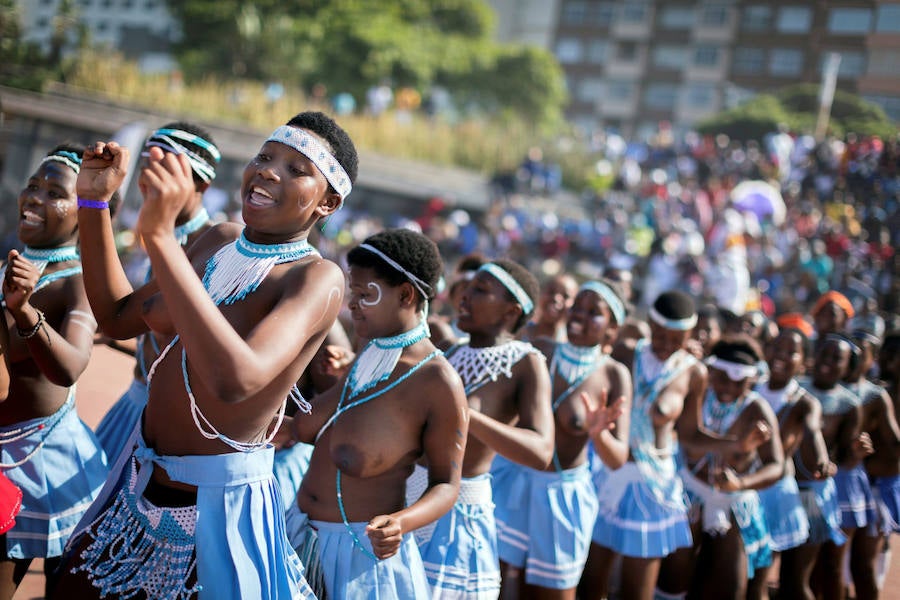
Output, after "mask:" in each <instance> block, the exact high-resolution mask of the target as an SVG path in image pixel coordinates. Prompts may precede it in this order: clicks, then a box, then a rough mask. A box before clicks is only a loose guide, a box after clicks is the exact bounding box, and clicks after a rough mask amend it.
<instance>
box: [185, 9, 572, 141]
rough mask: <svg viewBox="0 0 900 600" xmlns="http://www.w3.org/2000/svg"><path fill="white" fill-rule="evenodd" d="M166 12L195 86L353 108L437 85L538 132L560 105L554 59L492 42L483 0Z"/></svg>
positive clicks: (559, 81) (556, 115) (560, 86)
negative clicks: (278, 84)
mask: <svg viewBox="0 0 900 600" xmlns="http://www.w3.org/2000/svg"><path fill="white" fill-rule="evenodd" d="M170 8H171V9H172V12H173V14H174V15H175V16H176V17H177V18H178V19H179V20H180V21H181V23H182V29H183V32H184V39H183V41H182V42H181V43H180V44H178V46H177V53H178V56H179V59H180V62H181V66H182V68H183V69H184V71H185V73H186V75H187V76H188V77H192V78H197V77H201V76H204V75H207V74H210V73H227V74H230V75H232V76H240V77H248V78H251V79H257V80H260V81H270V80H273V79H274V80H279V81H282V82H283V83H285V84H288V85H296V86H302V87H304V88H306V89H310V88H311V87H312V86H313V85H314V84H317V83H321V84H324V85H325V86H326V87H327V89H328V90H329V91H330V92H331V93H332V94H333V93H337V92H349V93H351V94H353V95H354V96H355V97H356V98H357V100H358V101H360V103H361V101H362V100H363V98H364V97H365V93H366V90H368V89H369V88H370V87H372V86H374V85H378V84H380V83H382V82H385V81H387V82H389V83H390V84H391V85H393V86H394V87H397V88H399V87H413V88H415V89H417V90H419V91H420V92H427V91H428V90H429V89H430V88H431V87H432V86H433V85H441V86H444V87H446V88H447V89H448V90H449V91H450V92H451V94H453V95H454V96H456V97H457V98H458V99H460V100H461V101H463V102H465V103H474V104H475V105H477V106H479V107H482V108H491V109H493V108H496V107H500V106H502V107H505V108H506V109H508V110H510V111H512V112H513V113H514V114H516V115H519V116H522V117H524V118H526V119H528V120H530V121H536V122H539V123H549V122H553V121H554V120H557V119H559V116H560V114H561V110H562V106H563V103H564V102H565V94H564V91H563V90H564V86H563V76H562V71H561V69H560V68H559V66H558V64H557V63H556V61H555V59H554V58H553V56H552V55H550V54H549V53H547V52H546V51H543V50H538V49H534V48H528V49H525V48H518V47H512V46H503V45H500V44H497V43H495V42H493V41H492V40H491V37H490V36H491V33H492V31H493V29H494V13H493V11H492V10H491V9H490V8H489V7H488V6H487V4H486V3H485V2H483V0H377V1H376V0H333V1H330V2H325V1H322V0H282V1H281V2H275V1H274V0H264V1H259V2H255V3H253V4H252V5H248V4H246V3H244V2H239V1H238V0H185V1H183V2H170Z"/></svg>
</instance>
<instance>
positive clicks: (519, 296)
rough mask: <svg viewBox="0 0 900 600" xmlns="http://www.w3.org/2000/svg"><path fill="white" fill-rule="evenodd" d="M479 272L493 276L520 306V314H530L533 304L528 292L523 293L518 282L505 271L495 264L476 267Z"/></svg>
mask: <svg viewBox="0 0 900 600" xmlns="http://www.w3.org/2000/svg"><path fill="white" fill-rule="evenodd" d="M478 270H479V271H484V272H485V273H487V274H489V275H493V277H494V278H495V279H496V280H497V281H499V282H500V283H501V284H503V287H505V288H506V289H507V290H509V293H510V294H512V295H513V298H515V299H516V302H518V303H519V304H521V305H522V312H524V313H525V314H526V315H527V314H528V313H530V312H531V310H532V309H533V308H534V302H532V301H531V298H530V297H529V296H528V292H526V291H525V288H523V287H522V286H521V285H519V282H518V281H516V280H515V279H514V278H513V276H512V275H510V274H509V273H508V272H507V271H506V269H504V268H503V267H501V266H500V265H498V264H497V263H490V262H489V263H484V264H483V265H481V266H480V267H478Z"/></svg>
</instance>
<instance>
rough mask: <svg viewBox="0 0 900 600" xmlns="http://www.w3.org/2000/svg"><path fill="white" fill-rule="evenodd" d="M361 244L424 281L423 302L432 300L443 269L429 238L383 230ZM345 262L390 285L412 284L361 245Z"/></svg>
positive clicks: (400, 231)
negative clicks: (425, 295)
mask: <svg viewBox="0 0 900 600" xmlns="http://www.w3.org/2000/svg"><path fill="white" fill-rule="evenodd" d="M363 243H364V244H368V245H370V246H372V247H373V248H376V249H378V250H379V251H380V252H382V253H383V254H385V255H386V256H387V257H388V258H390V259H391V260H393V261H394V262H396V263H397V264H399V265H400V266H401V267H403V268H404V269H406V270H407V271H409V272H410V273H412V274H413V275H415V276H416V277H418V278H419V279H421V280H422V281H424V282H425V284H426V285H427V286H428V287H427V288H425V289H424V290H423V291H424V292H425V293H427V294H428V297H427V298H424V299H423V300H431V299H433V298H434V296H435V292H436V289H437V283H438V279H440V277H441V273H442V272H443V270H444V263H443V262H442V261H441V254H440V252H438V248H437V245H436V244H435V243H434V242H433V241H431V240H430V239H429V238H428V237H426V236H425V235H423V234H421V233H417V232H415V231H411V230H409V229H385V230H384V231H381V232H379V233H376V234H375V235H372V236H369V237H367V238H366V239H365V240H364V242H363ZM347 263H348V264H350V265H353V266H357V267H363V268H370V269H373V270H374V271H375V273H376V274H377V275H378V277H380V278H381V279H384V280H385V281H386V282H387V283H388V285H391V286H398V285H401V284H403V283H411V280H410V279H409V278H408V277H407V276H406V275H404V274H403V273H401V272H400V271H398V270H397V269H396V268H395V267H393V266H391V265H390V264H388V263H387V262H386V261H385V260H384V259H383V258H381V257H380V256H378V255H377V254H375V253H374V252H371V251H370V250H367V249H366V248H362V247H360V246H356V247H355V248H353V249H351V250H350V252H348V253H347ZM413 287H415V284H414V285H413Z"/></svg>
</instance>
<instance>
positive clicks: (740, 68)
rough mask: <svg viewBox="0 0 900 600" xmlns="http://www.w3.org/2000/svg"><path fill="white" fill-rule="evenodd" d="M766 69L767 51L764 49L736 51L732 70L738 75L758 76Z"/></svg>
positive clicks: (736, 49) (745, 48) (740, 48)
mask: <svg viewBox="0 0 900 600" xmlns="http://www.w3.org/2000/svg"><path fill="white" fill-rule="evenodd" d="M765 68H766V51H765V50H763V49H762V48H748V47H746V46H744V47H738V48H735V49H734V62H733V64H732V69H733V70H734V72H735V74H737V75H758V74H762V73H763V71H765Z"/></svg>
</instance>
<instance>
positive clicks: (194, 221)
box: [175, 207, 209, 246]
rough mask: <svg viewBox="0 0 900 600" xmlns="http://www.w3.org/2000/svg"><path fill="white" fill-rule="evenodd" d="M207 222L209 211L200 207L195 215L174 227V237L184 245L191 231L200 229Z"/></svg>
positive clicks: (194, 231)
mask: <svg viewBox="0 0 900 600" xmlns="http://www.w3.org/2000/svg"><path fill="white" fill-rule="evenodd" d="M208 222H209V213H208V212H207V211H206V209H205V208H203V207H200V210H199V211H198V212H197V214H196V215H194V216H193V217H191V218H190V219H189V220H188V221H187V222H185V223H183V224H181V225H178V226H177V227H175V239H176V240H178V243H179V244H181V245H182V246H184V245H185V244H187V241H188V236H189V235H191V234H192V233H196V232H197V231H200V228H201V227H203V226H204V225H206V224H207V223H208Z"/></svg>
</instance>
